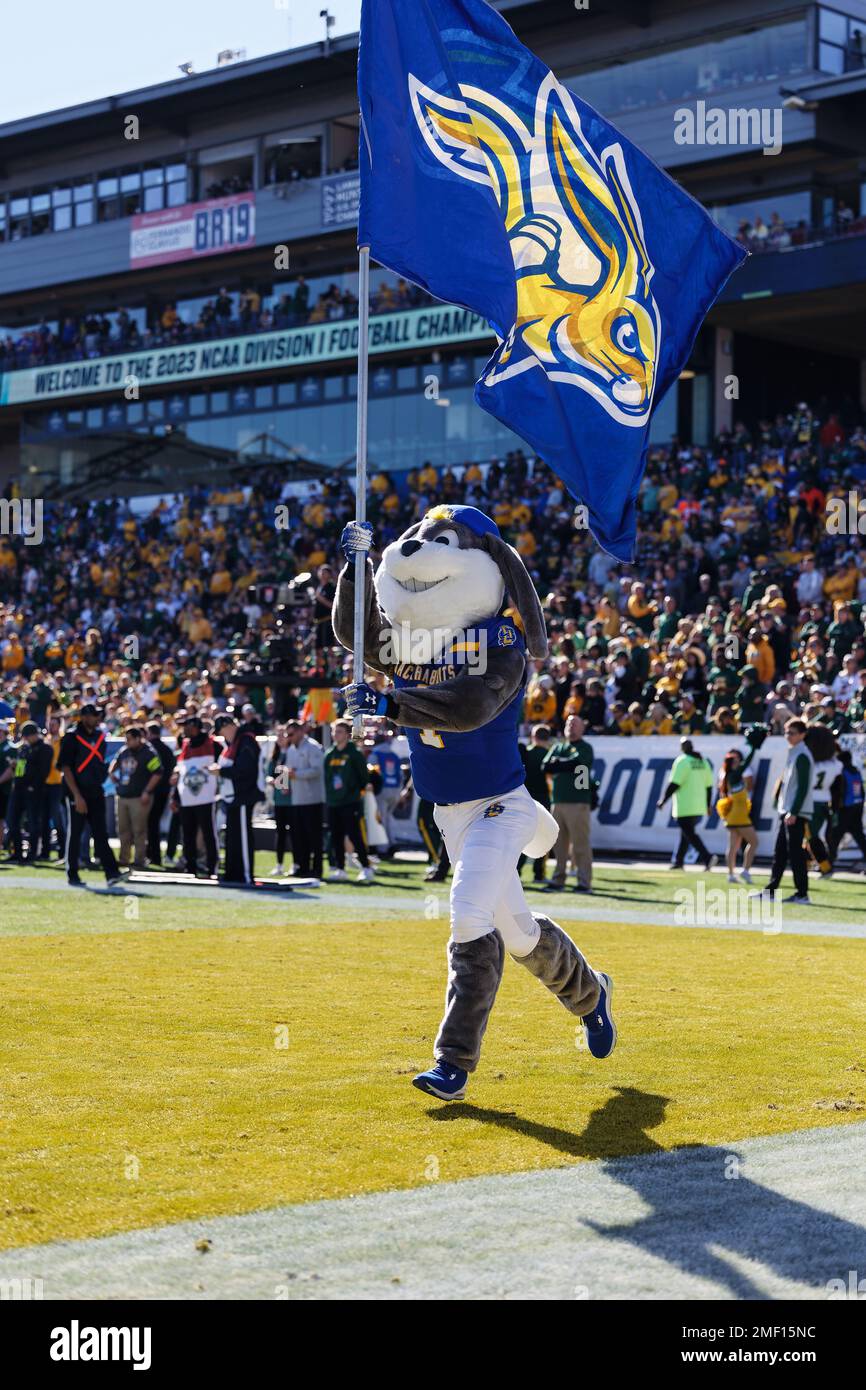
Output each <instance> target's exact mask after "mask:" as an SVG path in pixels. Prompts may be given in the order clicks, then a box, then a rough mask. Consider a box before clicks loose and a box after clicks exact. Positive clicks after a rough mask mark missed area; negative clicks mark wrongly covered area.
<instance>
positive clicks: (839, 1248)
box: [0, 1096, 866, 1301]
mask: <svg viewBox="0 0 866 1390" xmlns="http://www.w3.org/2000/svg"><path fill="white" fill-rule="evenodd" d="M407 1103H410V1101H409V1100H408V1098H407ZM421 1103H422V1104H423V1101H422V1102H421ZM617 1103H622V1102H617ZM631 1103H632V1105H633V1107H634V1119H635V1123H636V1126H637V1129H638V1130H640V1127H641V1124H644V1125H645V1126H648V1127H647V1128H646V1130H645V1134H646V1139H647V1142H649V1143H652V1137H651V1136H652V1128H651V1125H652V1115H653V1113H654V1109H653V1107H654V1104H656V1103H658V1098H653V1097H644V1098H641V1097H639V1096H638V1097H635V1098H634V1100H633V1101H632V1102H631ZM437 1109H438V1111H439V1113H442V1111H441V1107H437ZM471 1110H472V1108H471V1106H468V1105H467V1106H460V1107H459V1114H458V1113H457V1109H456V1108H455V1110H452V1111H450V1112H447V1113H449V1114H451V1115H452V1116H453V1118H452V1119H450V1120H446V1121H442V1124H443V1126H444V1129H443V1135H444V1136H447V1140H448V1148H449V1149H450V1150H452V1151H453V1150H454V1149H455V1148H456V1147H457V1146H458V1145H459V1140H460V1128H461V1125H462V1124H464V1123H466V1122H467V1121H468V1120H469V1119H470V1118H471ZM485 1118H486V1120H487V1121H488V1122H489V1123H490V1124H496V1123H499V1124H504V1125H507V1124H508V1123H509V1112H508V1111H507V1110H501V1111H495V1112H494V1111H483V1110H482V1111H476V1119H485ZM511 1118H512V1120H513V1121H514V1122H515V1123H520V1124H531V1116H526V1117H523V1118H520V1117H511ZM431 1128H435V1129H437V1130H438V1125H437V1124H433V1123H432V1122H431ZM580 1128H581V1126H580V1125H579V1124H578V1125H576V1126H575V1129H576V1130H577V1131H579V1130H580ZM591 1129H592V1125H590V1130H589V1131H587V1138H588V1137H589V1134H590V1132H591ZM600 1137H603V1136H600ZM538 1138H539V1143H540V1144H548V1145H550V1144H553V1145H554V1146H555V1145H557V1144H561V1145H566V1144H568V1142H569V1141H570V1140H571V1142H573V1136H567V1135H563V1134H560V1133H559V1132H558V1131H551V1130H545V1129H544V1128H543V1127H539V1131H538ZM864 1146H866V1124H848V1125H839V1126H837V1127H835V1128H827V1129H810V1130H802V1131H800V1132H798V1133H794V1134H788V1135H781V1136H773V1137H768V1138H763V1139H750V1140H745V1141H742V1142H739V1143H732V1144H730V1145H728V1146H724V1145H720V1146H713V1147H700V1148H684V1149H678V1150H674V1151H673V1152H670V1153H661V1152H660V1153H651V1154H649V1155H646V1156H642V1157H635V1158H620V1159H614V1160H592V1161H589V1162H582V1163H577V1164H573V1165H572V1166H570V1167H567V1168H557V1169H552V1170H549V1171H545V1172H538V1171H534V1172H527V1173H516V1174H511V1175H508V1176H502V1177H487V1178H474V1179H470V1180H468V1181H464V1182H451V1183H449V1182H447V1181H439V1182H431V1183H429V1184H428V1185H426V1186H424V1187H422V1188H416V1189H414V1190H412V1191H406V1192H383V1193H378V1194H375V1195H373V1196H367V1197H353V1198H348V1199H344V1200H339V1201H330V1202H313V1203H309V1204H307V1205H301V1206H293V1207H282V1208H278V1209H276V1210H273V1211H261V1212H256V1213H254V1214H252V1215H249V1216H227V1217H217V1218H214V1219H213V1220H200V1221H187V1222H183V1223H181V1224H179V1225H175V1226H162V1227H156V1228H154V1229H151V1230H147V1231H138V1232H132V1233H130V1234H126V1235H119V1236H109V1237H105V1238H102V1239H94V1240H76V1241H68V1242H58V1243H53V1244H50V1245H41V1246H34V1247H31V1248H29V1249H20V1250H14V1251H9V1252H6V1253H5V1254H0V1281H2V1280H8V1279H16V1278H19V1279H20V1278H22V1277H24V1276H27V1277H31V1278H40V1279H42V1280H43V1281H44V1297H45V1298H46V1299H69V1298H82V1299H85V1298H98V1299H129V1298H131V1299H167V1298H180V1299H201V1300H208V1299H262V1300H282V1299H291V1300H296V1299H301V1300H304V1299H306V1300H332V1299H339V1300H354V1299H375V1300H386V1299H437V1300H438V1299H475V1300H501V1299H505V1300H511V1299H513V1300H518V1299H519V1300H525V1299H531V1300H542V1299H556V1300H579V1301H582V1300H585V1299H715V1298H720V1299H777V1298H795V1299H826V1298H828V1297H829V1296H830V1293H831V1292H833V1291H834V1290H838V1289H841V1288H843V1287H844V1288H845V1289H852V1290H854V1291H855V1293H856V1290H857V1283H858V1280H860V1279H863V1280H864V1281H866V1184H864V1183H863V1181H862V1172H863V1158H864ZM435 1148H436V1136H435V1135H431V1149H435ZM737 1166H738V1170H739V1173H740V1176H739V1177H732V1176H730V1174H731V1173H732V1171H735V1170H736V1168H737ZM443 1167H445V1168H447V1162H446V1161H445V1160H444V1159H443ZM202 1237H207V1238H208V1239H209V1240H210V1241H211V1242H212V1245H211V1249H210V1251H209V1252H208V1253H207V1254H200V1253H198V1252H197V1251H196V1249H195V1244H196V1241H198V1240H201V1239H202ZM852 1271H853V1272H856V1273H855V1277H854V1278H852V1277H851V1276H852ZM831 1280H836V1281H841V1282H838V1283H836V1284H834V1285H830V1287H829V1288H828V1284H829V1282H830V1281H831ZM862 1288H863V1290H864V1291H866V1282H864V1283H863V1285H862ZM834 1296H835V1297H839V1296H840V1295H839V1294H838V1293H835V1295H834Z"/></svg>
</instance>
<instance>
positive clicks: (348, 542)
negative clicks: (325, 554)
mask: <svg viewBox="0 0 866 1390" xmlns="http://www.w3.org/2000/svg"><path fill="white" fill-rule="evenodd" d="M372 544H373V528H372V526H371V525H370V523H369V521H350V522H349V524H348V526H344V527H343V534H342V535H341V537H340V549H341V550H342V552H343V554H344V555H345V557H346V560H347V561H348V562H349V563H351V562H352V561H353V560H354V558H355V556H356V555H366V553H367V551H368V550H369V549H370V547H371V545H372Z"/></svg>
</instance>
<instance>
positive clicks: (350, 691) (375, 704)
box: [341, 682, 389, 719]
mask: <svg viewBox="0 0 866 1390" xmlns="http://www.w3.org/2000/svg"><path fill="white" fill-rule="evenodd" d="M341 694H342V696H343V699H344V700H345V701H346V713H347V714H348V715H350V716H351V717H352V718H353V719H354V718H355V716H356V715H359V714H388V713H389V708H388V706H389V699H388V696H387V695H380V694H379V692H378V690H374V689H373V687H372V686H371V685H365V684H364V683H363V682H361V683H360V684H358V685H346V686H344V687H343V689H342V691H341Z"/></svg>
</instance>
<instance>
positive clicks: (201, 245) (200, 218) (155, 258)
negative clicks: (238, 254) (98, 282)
mask: <svg viewBox="0 0 866 1390" xmlns="http://www.w3.org/2000/svg"><path fill="white" fill-rule="evenodd" d="M255 240H256V195H255V193H253V192H249V193H233V194H231V195H230V196H229V197H227V198H212V199H210V200H209V201H208V202H206V203H185V204H184V206H183V207H180V208H164V209H163V210H162V211H160V212H144V213H139V214H138V215H137V216H136V217H133V218H132V230H131V233H130V243H129V264H130V268H131V269H138V268H139V267H142V266H149V265H168V264H169V263H170V262H171V261H188V260H195V259H197V258H198V257H199V256H215V255H219V254H221V253H224V252H226V251H240V250H242V249H243V248H244V247H245V246H252V245H254V244H255Z"/></svg>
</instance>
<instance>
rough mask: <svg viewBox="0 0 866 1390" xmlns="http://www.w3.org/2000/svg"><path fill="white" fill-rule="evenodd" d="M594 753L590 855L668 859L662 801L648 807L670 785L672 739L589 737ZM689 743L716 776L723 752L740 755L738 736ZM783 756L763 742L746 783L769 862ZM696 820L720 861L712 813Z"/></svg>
mask: <svg viewBox="0 0 866 1390" xmlns="http://www.w3.org/2000/svg"><path fill="white" fill-rule="evenodd" d="M588 741H589V742H590V743H591V744H592V748H593V752H594V754H595V763H594V767H593V771H594V774H595V776H596V778H597V779H598V781H599V782H600V784H601V790H600V799H599V806H598V810H597V811H596V812H595V813H594V814H593V817H592V845H593V850H594V851H595V852H596V854H612V853H622V852H626V853H640V852H642V851H643V852H645V853H653V854H658V853H664V854H667V855H670V854H671V852H672V851H673V850H674V849H675V848H676V846H677V844H678V842H679V832H678V830H677V828H676V822H675V821H674V819H673V816H672V814H671V812H672V802H671V801H669V802H668V803H667V805H666V806H665V807H664V809H663V810H662V811H659V810H658V809H657V806H656V803H657V802H658V800H659V798H660V797H661V796H662V794H663V793H664V790H665V787H666V786H667V785H668V782H669V781H670V771H671V767H672V766H673V762H674V759H675V758H676V757H678V755H679V751H680V741H679V738H676V737H669V738H664V737H662V738H618V737H613V738H605V737H602V738H592V737H590V739H589V740H588ZM842 743H843V745H844V746H845V747H849V748H850V749H851V751H852V753H853V755H854V761H855V763H858V764H859V766H860V767H863V766H864V761H866V735H863V734H850V735H846V736H845V737H844V738H843V739H842ZM694 745H695V748H696V749H697V751H698V752H700V753H702V754H703V756H704V757H705V758H707V759H708V761H709V762H710V763H712V766H713V771H714V773H715V774H716V776H718V774H719V771H720V769H721V766H722V760H723V758H724V756H725V754H726V753H727V752H728V750H729V749H731V748H740V749H741V750H742V751H743V753H744V755H745V754H747V753H748V751H749V747H748V744H747V743H746V740H745V738H743V737H742V736H741V735H739V736H738V735H733V736H728V737H717V736H715V735H714V736H711V737H709V736H708V737H700V736H699V735H696V736H695V738H694ZM787 756H788V746H787V744H786V742H785V740H784V738H768V739H767V741H766V743H765V744H764V746H763V748H761V749H760V751H759V752H758V754H757V756H756V757H755V758H754V759H753V761H752V764H751V766H750V768H749V772H750V774H751V775H752V777H754V779H755V782H754V787H753V789H752V821H753V823H754V825H755V828H756V829H757V831H758V853H759V854H760V855H762V856H764V855H765V856H768V857H771V856H772V853H773V845H774V842H775V838H776V830H777V828H778V817H777V816H776V814H775V811H774V808H773V788H774V786H775V784H776V779H777V777H780V776H781V775H782V771H783V769H784V766H785V762H786V759H787ZM715 802H716V796H715V795H714V796H713V811H712V814H711V815H710V817H709V818H708V819H706V820H703V821H701V822H700V824H699V825H698V827H697V830H698V834H699V835H700V837H701V839H702V840H703V842H704V844H705V845H706V846H707V848H708V849H709V850H710V851H711V853H713V854H718V855H720V856H721V855H723V854H724V852H725V851H726V849H727V847H728V832H727V830H726V828H725V825H724V823H723V822H722V821H720V820H719V818H718V816H717V814H716V811H715ZM859 857H860V856H859V851H857V850H855V851H854V853H853V855H852V853H851V842H850V840H849V841H848V842H847V845H846V847H845V848H844V849H843V850H841V851H840V859H843V860H844V859H848V860H851V859H859Z"/></svg>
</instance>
